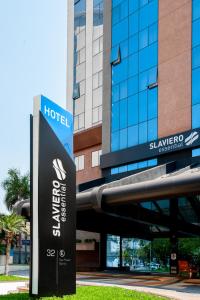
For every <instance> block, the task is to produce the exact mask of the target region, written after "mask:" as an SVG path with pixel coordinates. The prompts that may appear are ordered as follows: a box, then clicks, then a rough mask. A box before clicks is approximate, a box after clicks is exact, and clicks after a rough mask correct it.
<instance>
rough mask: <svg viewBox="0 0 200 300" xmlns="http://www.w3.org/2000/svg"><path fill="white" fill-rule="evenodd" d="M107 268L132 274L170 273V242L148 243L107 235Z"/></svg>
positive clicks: (156, 241) (162, 240)
mask: <svg viewBox="0 0 200 300" xmlns="http://www.w3.org/2000/svg"><path fill="white" fill-rule="evenodd" d="M106 249H107V259H106V267H107V268H112V269H116V268H117V269H119V270H124V271H131V272H148V273H149V272H154V273H155V272H159V273H161V272H162V273H169V271H170V241H169V239H156V240H154V241H147V240H142V239H136V238H130V237H129V238H124V237H120V236H115V235H109V234H108V235H107V247H106Z"/></svg>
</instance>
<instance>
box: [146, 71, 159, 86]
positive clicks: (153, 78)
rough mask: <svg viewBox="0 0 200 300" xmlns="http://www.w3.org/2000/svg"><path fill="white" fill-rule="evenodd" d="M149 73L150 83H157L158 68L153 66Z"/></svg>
mask: <svg viewBox="0 0 200 300" xmlns="http://www.w3.org/2000/svg"><path fill="white" fill-rule="evenodd" d="M148 73H149V74H148V75H149V80H148V84H149V85H150V84H153V83H156V82H157V73H158V68H157V67H155V68H151V69H150V70H149V71H148Z"/></svg>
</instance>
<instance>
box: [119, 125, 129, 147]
mask: <svg viewBox="0 0 200 300" xmlns="http://www.w3.org/2000/svg"><path fill="white" fill-rule="evenodd" d="M119 147H120V149H124V148H127V128H126V129H122V130H120V146H119Z"/></svg>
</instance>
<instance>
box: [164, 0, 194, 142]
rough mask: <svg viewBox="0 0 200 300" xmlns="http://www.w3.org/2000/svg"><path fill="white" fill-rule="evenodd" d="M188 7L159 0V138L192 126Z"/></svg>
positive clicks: (184, 1) (180, 0)
mask: <svg viewBox="0 0 200 300" xmlns="http://www.w3.org/2000/svg"><path fill="white" fill-rule="evenodd" d="M191 7H192V5H191V0H176V1H174V0H160V1H159V46H158V47H159V48H158V49H159V51H158V53H159V66H158V136H159V138H160V137H164V136H168V135H171V134H175V133H178V132H182V131H186V130H190V129H191V12H192V9H191Z"/></svg>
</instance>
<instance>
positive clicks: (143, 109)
mask: <svg viewBox="0 0 200 300" xmlns="http://www.w3.org/2000/svg"><path fill="white" fill-rule="evenodd" d="M146 120H147V91H144V92H141V93H139V122H144V121H146Z"/></svg>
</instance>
